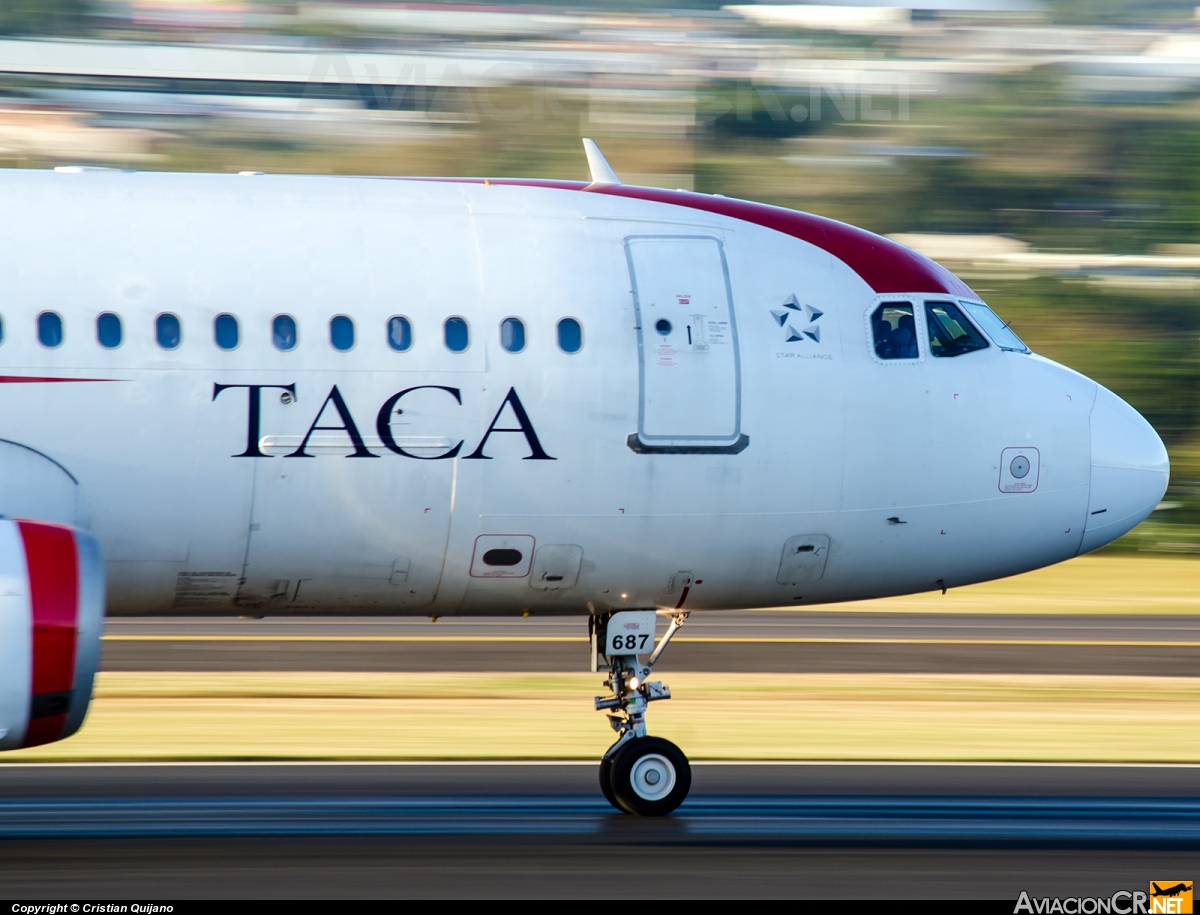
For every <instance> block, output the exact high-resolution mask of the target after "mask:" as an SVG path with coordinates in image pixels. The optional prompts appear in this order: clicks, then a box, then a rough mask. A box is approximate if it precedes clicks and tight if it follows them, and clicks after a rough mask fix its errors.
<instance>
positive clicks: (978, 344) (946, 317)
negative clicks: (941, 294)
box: [925, 302, 988, 356]
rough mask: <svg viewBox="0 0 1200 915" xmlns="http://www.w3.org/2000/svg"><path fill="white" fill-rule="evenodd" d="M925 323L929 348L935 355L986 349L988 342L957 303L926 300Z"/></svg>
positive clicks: (957, 353)
mask: <svg viewBox="0 0 1200 915" xmlns="http://www.w3.org/2000/svg"><path fill="white" fill-rule="evenodd" d="M925 323H926V324H927V325H928V326H929V350H930V352H932V353H933V354H934V355H935V356H961V355H963V354H964V353H973V352H975V350H977V349H987V345H988V342H987V341H986V340H984V339H983V334H981V333H980V332H979V331H977V330H976V329H975V327H974V325H972V324H971V322H970V321H968V320H967V319H966V318H965V317H963V313H962V312H961V311H959V310H958V306H957V305H952V304H951V303H949V302H926V303H925Z"/></svg>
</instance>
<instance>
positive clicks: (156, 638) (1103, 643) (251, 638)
mask: <svg viewBox="0 0 1200 915" xmlns="http://www.w3.org/2000/svg"><path fill="white" fill-rule="evenodd" d="M103 640H104V641H106V642H576V643H578V642H586V641H588V640H587V639H586V638H584V637H582V636H573V635H525V636H522V635H494V636H493V635H106V636H103ZM674 641H675V642H679V643H683V642H693V643H710V644H718V645H726V644H728V645H1065V646H1071V647H1090V648H1137V647H1143V648H1200V642H1182V641H1180V642H1170V641H1130V640H1126V641H1118V640H1105V639H906V638H878V639H875V638H801V637H796V638H789V637H775V638H769V637H763V638H758V637H754V636H747V637H738V636H678V637H676V638H675V639H674Z"/></svg>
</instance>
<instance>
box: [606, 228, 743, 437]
mask: <svg viewBox="0 0 1200 915" xmlns="http://www.w3.org/2000/svg"><path fill="white" fill-rule="evenodd" d="M625 253H626V257H627V259H628V262H629V274H630V280H631V283H632V291H633V302H634V308H635V310H636V316H637V324H638V350H639V351H638V357H639V359H638V362H639V365H638V374H639V381H640V389H641V400H640V404H639V409H638V431H637V433H636V434H635V435H631V436H629V439H628V445H629V447H630V448H632V449H633V450H634V451H637V452H639V453H653V452H667V453H675V454H679V453H708V454H734V453H737V452H739V451H741V450H742V449H743V448H745V447H746V445H747V444H748V443H749V439H748V438H747V437H746V436H744V435H742V434H741V366H740V361H739V354H738V339H737V324H736V320H735V315H734V308H733V293H732V287H731V285H730V281H729V269H728V266H727V264H726V260H725V250H724V246H723V245H722V243H721V240H720V239H718V238H715V237H713V236H710V235H635V236H630V237H628V238H626V239H625Z"/></svg>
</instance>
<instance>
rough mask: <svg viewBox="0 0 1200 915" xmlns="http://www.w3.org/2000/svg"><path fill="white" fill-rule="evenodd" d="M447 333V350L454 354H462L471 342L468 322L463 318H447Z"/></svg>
mask: <svg viewBox="0 0 1200 915" xmlns="http://www.w3.org/2000/svg"><path fill="white" fill-rule="evenodd" d="M445 331H446V349H448V350H450V352H452V353H461V352H462V351H463V350H465V349H466V348H467V346H468V345H469V344H470V342H471V335H470V331H469V330H468V328H467V322H466V321H464V320H463V319H462V318H447V319H446V325H445Z"/></svg>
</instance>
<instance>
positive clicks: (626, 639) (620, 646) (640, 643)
mask: <svg viewBox="0 0 1200 915" xmlns="http://www.w3.org/2000/svg"><path fill="white" fill-rule="evenodd" d="M649 638H650V636H649V635H648V634H646V633H642V634H641V635H637V634H634V633H631V634H629V635H614V636H613V637H612V647H613V650H614V651H622V650H624V651H637V650H639V649H642V648H645V647H646V640H647V639H649Z"/></svg>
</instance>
